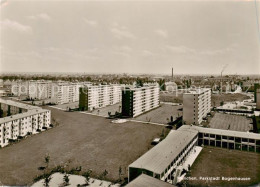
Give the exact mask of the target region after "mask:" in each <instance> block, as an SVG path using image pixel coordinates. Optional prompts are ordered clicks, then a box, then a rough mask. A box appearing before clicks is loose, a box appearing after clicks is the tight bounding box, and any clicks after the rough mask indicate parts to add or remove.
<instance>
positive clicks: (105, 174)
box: [102, 170, 108, 179]
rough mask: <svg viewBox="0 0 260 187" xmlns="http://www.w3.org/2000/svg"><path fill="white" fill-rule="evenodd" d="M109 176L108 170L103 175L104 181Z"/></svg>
mask: <svg viewBox="0 0 260 187" xmlns="http://www.w3.org/2000/svg"><path fill="white" fill-rule="evenodd" d="M107 174H108V172H107V170H105V171H104V172H103V173H102V176H103V178H104V179H105V178H106V176H107Z"/></svg>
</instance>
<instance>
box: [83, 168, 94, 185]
mask: <svg viewBox="0 0 260 187" xmlns="http://www.w3.org/2000/svg"><path fill="white" fill-rule="evenodd" d="M91 173H92V170H88V171H86V172H84V173H83V174H82V176H83V177H85V183H86V185H88V184H89V179H90V174H91Z"/></svg>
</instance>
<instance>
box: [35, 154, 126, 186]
mask: <svg viewBox="0 0 260 187" xmlns="http://www.w3.org/2000/svg"><path fill="white" fill-rule="evenodd" d="M70 162H71V161H70V160H69V161H68V162H67V163H65V164H64V166H61V165H58V166H56V167H55V168H53V169H50V168H49V163H50V156H49V155H48V154H47V155H46V156H45V157H44V166H40V167H38V170H40V171H42V172H43V173H42V174H41V175H38V176H36V177H35V178H34V182H37V181H39V180H41V179H43V185H44V186H45V187H49V186H50V181H51V179H52V174H54V173H56V172H59V173H63V174H64V176H63V183H62V184H60V186H68V185H70V178H69V176H70V174H73V175H81V176H83V177H84V178H85V184H83V185H80V184H78V185H77V186H88V185H90V176H91V174H92V170H91V169H88V170H86V171H82V167H81V166H78V167H76V168H72V169H70V170H69V169H68V168H69V163H70ZM118 174H119V180H118V182H121V181H122V180H121V176H122V167H121V166H120V167H119V169H118ZM107 175H108V171H107V170H106V169H105V170H104V171H103V172H102V173H101V174H100V175H99V176H98V179H99V180H101V184H100V185H102V180H106V177H107ZM93 182H94V181H93Z"/></svg>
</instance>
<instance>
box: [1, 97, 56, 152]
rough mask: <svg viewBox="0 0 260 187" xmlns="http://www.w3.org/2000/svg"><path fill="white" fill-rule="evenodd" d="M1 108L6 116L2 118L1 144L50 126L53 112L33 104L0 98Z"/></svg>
mask: <svg viewBox="0 0 260 187" xmlns="http://www.w3.org/2000/svg"><path fill="white" fill-rule="evenodd" d="M0 109H1V111H3V114H2V115H4V116H5V117H2V118H0V146H1V147H4V146H6V145H8V144H9V142H10V141H15V140H17V139H18V138H21V137H24V136H26V135H28V134H35V133H37V131H41V130H44V129H46V128H49V127H50V124H51V112H50V110H46V109H42V108H40V107H37V106H31V105H27V104H23V103H19V102H15V101H11V100H4V99H1V98H0Z"/></svg>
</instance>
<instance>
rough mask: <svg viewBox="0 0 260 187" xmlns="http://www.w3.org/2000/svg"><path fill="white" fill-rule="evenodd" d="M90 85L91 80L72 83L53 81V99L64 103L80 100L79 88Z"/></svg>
mask: <svg viewBox="0 0 260 187" xmlns="http://www.w3.org/2000/svg"><path fill="white" fill-rule="evenodd" d="M84 85H86V86H89V85H91V83H89V82H81V83H70V82H63V81H58V82H56V83H53V89H52V101H53V102H54V103H56V104H64V103H71V102H77V101H79V88H81V87H84Z"/></svg>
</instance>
